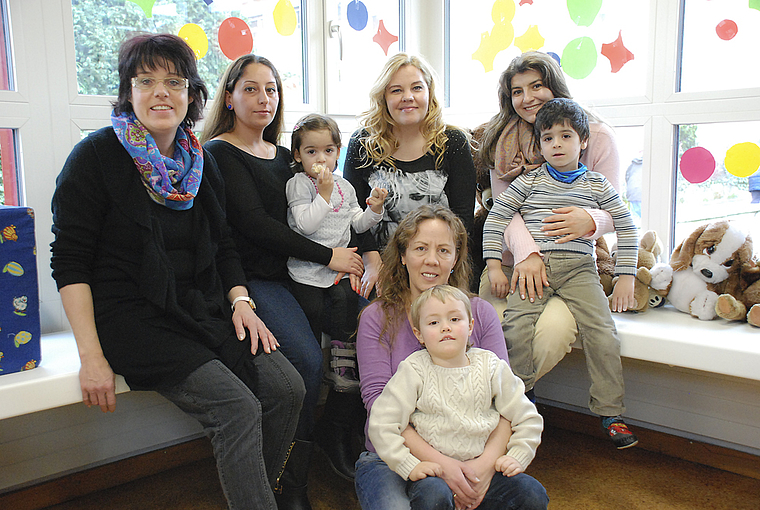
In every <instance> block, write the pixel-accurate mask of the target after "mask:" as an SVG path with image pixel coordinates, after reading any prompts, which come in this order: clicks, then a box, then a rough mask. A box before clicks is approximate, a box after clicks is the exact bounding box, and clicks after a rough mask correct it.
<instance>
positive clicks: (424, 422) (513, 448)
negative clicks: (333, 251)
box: [369, 285, 543, 490]
mask: <svg viewBox="0 0 760 510" xmlns="http://www.w3.org/2000/svg"><path fill="white" fill-rule="evenodd" d="M410 315H411V322H412V326H413V331H414V335H415V336H416V337H417V339H418V340H419V341H420V343H421V344H422V345H423V346H424V347H425V349H424V350H421V351H417V352H415V353H413V354H411V355H410V356H409V357H407V358H406V359H405V360H404V361H402V362H401V363H400V364H399V366H398V370H397V371H396V373H395V374H394V375H393V377H391V379H390V380H389V381H388V383H387V384H386V385H385V388H384V389H383V392H382V393H381V394H380V396H379V397H378V398H377V400H375V403H374V405H373V406H372V411H371V412H370V417H369V437H370V440H371V441H372V444H373V445H374V446H375V449H376V450H377V454H378V455H379V456H380V458H381V459H382V460H383V461H385V463H386V464H388V466H389V467H390V468H391V469H393V470H394V471H395V472H396V473H398V474H399V475H400V476H401V477H403V478H404V479H409V480H411V481H417V480H421V479H423V478H425V477H428V476H440V475H441V466H440V465H439V464H437V463H435V462H425V461H420V460H419V459H417V458H416V457H414V455H412V453H411V452H410V451H409V448H407V447H406V446H405V445H404V438H403V437H402V435H401V433H402V432H403V431H404V430H405V429H406V427H407V425H409V424H411V425H412V426H413V427H414V428H415V430H416V431H417V433H418V434H419V435H420V436H422V438H423V439H425V441H427V442H428V444H430V446H432V447H433V448H435V449H436V450H438V451H439V452H441V453H443V454H444V455H447V456H449V457H452V458H455V459H458V460H461V461H466V460H469V459H472V458H475V457H477V456H479V455H480V454H482V453H483V450H484V448H485V443H486V440H487V439H488V436H489V435H490V434H491V432H493V430H494V429H495V428H496V425H497V424H498V422H499V419H500V417H501V416H503V417H504V418H505V419H506V420H508V421H509V422H510V423H511V424H512V436H511V437H510V439H509V443H508V444H507V452H506V454H505V455H502V456H501V457H499V458H498V459H497V460H496V464H495V469H496V470H497V471H501V472H502V473H504V475H505V476H507V477H511V476H515V475H517V474H519V473H522V472H523V471H525V468H527V467H528V464H530V462H531V461H532V460H533V457H534V456H535V454H536V448H538V445H539V444H540V443H541V432H542V430H543V419H542V418H541V415H539V414H538V411H536V407H535V406H534V405H533V404H532V403H531V402H530V400H528V398H527V397H525V394H524V388H525V387H524V386H523V383H522V381H521V380H520V378H519V377H517V376H515V375H514V374H513V373H512V371H511V370H510V368H509V365H507V363H506V362H505V361H503V360H500V359H499V358H498V357H497V356H496V355H495V354H494V353H492V352H491V351H487V350H484V349H478V348H476V347H472V348H469V349H468V339H469V337H470V334H471V333H472V328H473V324H474V321H473V319H472V311H471V308H470V300H469V299H468V297H467V295H466V294H465V293H464V292H463V291H461V290H459V289H457V288H456V287H451V286H449V285H439V286H436V287H432V288H430V289H428V290H426V291H424V292H423V293H422V294H421V295H420V296H419V297H418V298H417V299H416V300H415V301H414V303H413V304H412V307H411V313H410ZM498 478H499V477H494V478H493V480H492V482H491V484H492V485H493V484H494V481H496V483H498ZM489 490H491V489H490V488H489ZM494 490H496V489H494Z"/></svg>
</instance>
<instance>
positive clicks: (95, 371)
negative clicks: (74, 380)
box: [79, 354, 116, 413]
mask: <svg viewBox="0 0 760 510" xmlns="http://www.w3.org/2000/svg"><path fill="white" fill-rule="evenodd" d="M81 360H82V366H81V367H80V368H79V385H80V386H81V388H82V402H84V403H85V405H86V406H87V407H90V406H100V410H101V411H103V412H104V413H106V412H108V413H112V412H114V410H115V409H116V376H115V375H114V373H113V370H111V365H109V364H108V361H106V358H105V357H104V356H103V355H102V354H100V355H95V356H92V357H91V358H88V357H83V358H81Z"/></svg>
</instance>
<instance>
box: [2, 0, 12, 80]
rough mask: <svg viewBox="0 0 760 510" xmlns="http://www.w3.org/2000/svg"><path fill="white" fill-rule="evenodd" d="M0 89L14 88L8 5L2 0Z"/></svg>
mask: <svg viewBox="0 0 760 510" xmlns="http://www.w3.org/2000/svg"><path fill="white" fill-rule="evenodd" d="M0 17H1V18H2V19H0V90H13V89H14V86H13V58H12V57H13V55H12V53H11V44H10V38H9V37H8V5H7V4H6V1H5V0H2V1H0Z"/></svg>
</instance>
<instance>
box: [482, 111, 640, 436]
mask: <svg viewBox="0 0 760 510" xmlns="http://www.w3.org/2000/svg"><path fill="white" fill-rule="evenodd" d="M533 127H534V132H535V136H536V140H538V143H539V144H540V149H541V154H542V155H543V157H544V159H545V160H546V162H545V163H544V164H543V165H541V166H540V167H539V168H536V169H534V170H531V171H529V172H527V173H524V174H522V175H520V176H518V177H517V178H515V180H514V181H512V183H511V184H510V186H509V188H508V189H507V190H506V191H505V192H504V193H502V194H501V195H499V196H498V197H497V198H496V200H495V201H494V206H493V207H492V208H491V212H490V213H489V214H488V218H487V219H486V222H485V225H484V227H483V258H484V259H485V260H486V264H487V266H488V277H489V279H490V280H491V285H492V286H493V285H497V286H498V285H506V286H507V288H508V287H509V280H508V278H507V276H506V275H505V274H504V272H503V271H502V269H501V254H502V237H503V235H504V230H505V229H506V227H507V225H508V224H509V222H510V221H511V220H512V217H513V216H514V215H515V214H516V213H519V214H520V215H522V217H523V219H524V220H525V225H526V226H527V227H528V231H529V232H530V233H531V235H532V236H533V239H535V241H536V243H537V244H538V246H539V249H540V250H541V254H542V257H543V263H544V266H545V268H546V271H545V273H544V276H543V282H542V283H543V287H544V288H543V292H540V293H539V296H536V297H535V299H533V298H531V299H527V300H526V299H524V298H523V297H521V296H520V294H519V293H513V294H510V295H509V297H508V300H507V310H506V311H505V312H504V319H503V321H502V327H503V329H504V336H505V338H506V340H507V348H508V350H509V359H510V364H511V366H512V369H513V371H514V373H515V374H516V375H518V376H519V377H520V378H522V379H523V381H524V382H525V385H526V387H528V388H532V387H533V383H534V382H535V370H534V367H533V352H532V350H533V349H532V339H533V336H534V326H535V323H536V320H537V319H538V316H539V315H540V314H541V312H542V311H543V309H544V306H545V303H546V301H547V300H548V299H549V297H551V296H553V295H557V296H559V297H560V298H562V299H563V300H564V301H565V303H567V306H568V308H569V309H570V312H571V313H572V314H573V317H574V318H575V321H576V324H577V325H578V338H579V339H580V341H581V344H582V346H583V352H584V354H585V356H586V366H587V369H588V372H589V376H590V378H591V388H590V390H589V393H590V400H589V408H590V409H591V411H592V412H594V413H595V414H598V415H599V416H601V419H602V428H603V429H604V430H605V432H606V433H607V434H608V436H609V437H610V438H611V439H612V442H613V443H614V444H615V446H616V447H617V448H620V449H622V448H629V447H631V446H634V445H635V444H636V443H637V442H638V439H637V438H636V436H635V435H634V434H633V433H632V432H631V431H630V429H629V428H628V427H627V426H626V424H625V422H624V421H623V419H622V418H621V417H620V415H621V414H622V413H623V412H624V411H625V407H624V406H623V396H624V393H625V389H624V384H623V370H622V365H621V363H620V339H619V338H618V335H617V330H616V329H615V323H614V322H613V320H612V315H611V313H610V306H609V303H608V300H607V296H605V294H604V291H603V290H602V286H601V284H600V282H599V276H598V274H597V271H596V263H595V261H594V242H593V241H591V240H590V239H588V238H585V237H580V238H578V239H574V240H571V241H564V240H560V237H561V236H553V235H547V233H546V232H544V231H542V230H541V227H542V226H543V225H544V223H543V220H544V218H546V217H548V216H550V215H552V214H554V213H553V212H552V209H557V208H560V207H572V206H575V207H580V208H600V209H604V210H606V211H608V212H609V213H610V215H611V216H612V219H613V222H614V224H615V232H616V233H617V236H618V253H617V263H616V266H615V273H616V275H618V276H619V278H618V281H617V284H616V285H615V288H614V290H613V293H612V309H613V310H615V311H625V310H627V309H628V308H629V307H633V305H634V298H633V286H634V278H635V274H636V263H637V243H638V233H637V230H636V226H635V225H634V223H633V220H632V218H631V215H630V213H629V211H628V208H627V207H626V206H625V204H624V203H623V201H622V199H621V198H620V196H619V195H618V194H617V192H616V191H615V189H614V188H613V187H612V185H611V184H610V183H609V181H607V179H606V178H605V177H604V176H603V175H601V174H599V173H597V172H591V171H588V170H587V169H586V167H585V166H584V165H583V164H579V162H578V161H579V158H580V155H581V152H582V151H583V150H584V149H585V148H586V145H587V143H588V133H589V126H588V116H587V115H586V112H585V111H584V110H583V108H581V107H580V106H579V105H578V104H577V103H575V102H574V101H572V100H570V99H560V98H557V99H552V100H551V101H548V102H547V103H545V104H544V105H543V106H542V107H541V109H540V110H539V112H538V115H537V116H536V121H535V123H534V126H533ZM521 278H522V277H521ZM520 283H523V282H520ZM540 294H543V295H540Z"/></svg>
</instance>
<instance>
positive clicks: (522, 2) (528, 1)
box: [520, 0, 533, 5]
mask: <svg viewBox="0 0 760 510" xmlns="http://www.w3.org/2000/svg"><path fill="white" fill-rule="evenodd" d="M525 4H528V5H533V0H520V5H525Z"/></svg>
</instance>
